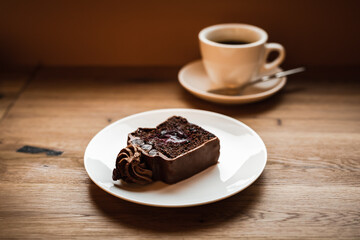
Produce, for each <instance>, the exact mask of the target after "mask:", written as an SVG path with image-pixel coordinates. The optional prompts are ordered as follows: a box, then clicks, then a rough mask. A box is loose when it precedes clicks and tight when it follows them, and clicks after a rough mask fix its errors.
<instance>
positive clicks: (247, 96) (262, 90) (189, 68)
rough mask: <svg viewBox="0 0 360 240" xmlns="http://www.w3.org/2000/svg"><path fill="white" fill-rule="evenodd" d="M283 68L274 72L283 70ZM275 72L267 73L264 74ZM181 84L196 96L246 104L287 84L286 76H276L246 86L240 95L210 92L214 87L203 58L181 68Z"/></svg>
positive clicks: (220, 101) (269, 94)
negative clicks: (272, 78) (269, 79)
mask: <svg viewBox="0 0 360 240" xmlns="http://www.w3.org/2000/svg"><path fill="white" fill-rule="evenodd" d="M281 70H282V69H281V68H277V69H275V71H273V72H278V71H281ZM273 72H268V73H265V74H264V75H268V74H271V73H273ZM178 78H179V82H180V84H181V85H182V86H183V87H184V88H185V89H186V90H188V91H189V92H190V93H192V94H194V95H195V96H197V97H199V98H202V99H204V100H208V101H211V102H216V103H224V104H244V103H252V102H257V101H260V100H263V99H265V98H268V97H270V96H272V95H273V94H275V93H277V92H278V91H280V90H281V89H282V88H283V87H284V86H285V84H286V77H281V78H276V79H274V80H271V81H266V82H261V83H257V84H254V85H250V86H248V87H246V88H245V89H244V91H243V93H242V95H239V96H227V95H221V94H215V93H209V92H207V90H209V89H211V88H214V87H213V86H212V83H211V81H210V79H209V77H208V75H207V74H206V72H205V68H204V66H203V63H202V61H201V60H197V61H194V62H190V63H188V64H187V65H185V66H184V67H182V68H181V70H180V71H179V74H178Z"/></svg>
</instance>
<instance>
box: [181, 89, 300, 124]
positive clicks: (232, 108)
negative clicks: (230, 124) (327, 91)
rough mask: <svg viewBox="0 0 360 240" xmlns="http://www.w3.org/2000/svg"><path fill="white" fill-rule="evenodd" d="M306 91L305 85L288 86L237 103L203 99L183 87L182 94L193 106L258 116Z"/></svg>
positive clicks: (240, 115) (229, 114)
mask: <svg viewBox="0 0 360 240" xmlns="http://www.w3.org/2000/svg"><path fill="white" fill-rule="evenodd" d="M304 91H306V88H305V87H300V86H286V88H285V89H283V90H281V91H280V92H279V93H277V94H275V95H273V96H271V97H269V98H266V99H264V100H261V101H259V102H254V103H248V104H235V105H231V104H230V105H226V104H220V103H213V102H209V101H206V100H202V99H200V98H198V97H195V96H193V95H192V94H190V93H189V92H187V91H186V90H185V89H182V90H181V93H180V94H181V99H182V100H183V101H184V102H186V103H187V105H189V107H191V108H195V109H204V110H208V111H213V112H218V113H222V114H225V115H228V116H231V117H235V118H236V117H251V116H257V115H258V114H261V113H264V112H267V111H271V110H273V109H275V108H276V107H278V106H280V105H281V104H282V103H284V102H285V101H286V98H287V97H290V96H291V95H293V94H298V93H302V92H304Z"/></svg>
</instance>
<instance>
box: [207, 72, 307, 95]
mask: <svg viewBox="0 0 360 240" xmlns="http://www.w3.org/2000/svg"><path fill="white" fill-rule="evenodd" d="M303 71H305V68H304V67H299V68H294V69H290V70H287V71H282V72H277V73H274V74H271V75H267V76H262V77H260V78H257V79H255V80H253V81H251V82H248V83H246V84H245V85H242V86H240V87H236V88H216V89H209V90H207V92H209V93H215V94H221V95H230V96H236V95H241V92H242V91H243V90H244V89H245V88H246V87H248V86H250V85H253V84H257V83H260V82H266V81H270V80H274V79H276V78H281V77H284V76H288V75H291V74H295V73H299V72H303Z"/></svg>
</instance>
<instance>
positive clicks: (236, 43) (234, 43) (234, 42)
mask: <svg viewBox="0 0 360 240" xmlns="http://www.w3.org/2000/svg"><path fill="white" fill-rule="evenodd" d="M216 42H217V43H221V44H229V45H243V44H249V43H250V42H246V41H241V40H223V41H216Z"/></svg>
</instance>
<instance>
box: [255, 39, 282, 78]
mask: <svg viewBox="0 0 360 240" xmlns="http://www.w3.org/2000/svg"><path fill="white" fill-rule="evenodd" d="M272 51H277V52H278V53H279V56H278V57H277V58H276V59H275V60H274V61H272V62H269V63H267V62H266V59H267V57H268V56H269V54H270V52H272ZM284 58H285V49H284V47H283V46H282V45H281V44H279V43H266V44H265V54H264V65H263V66H262V69H261V72H271V70H273V69H275V68H277V67H278V66H279V65H280V64H281V63H282V62H283V61H284Z"/></svg>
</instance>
